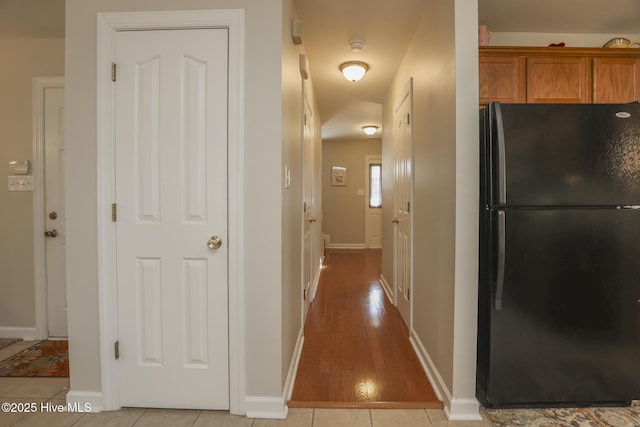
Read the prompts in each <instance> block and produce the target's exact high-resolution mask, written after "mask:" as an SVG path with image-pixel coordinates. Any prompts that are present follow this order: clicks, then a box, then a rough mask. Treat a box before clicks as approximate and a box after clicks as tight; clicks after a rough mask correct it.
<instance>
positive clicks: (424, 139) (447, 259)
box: [383, 0, 478, 419]
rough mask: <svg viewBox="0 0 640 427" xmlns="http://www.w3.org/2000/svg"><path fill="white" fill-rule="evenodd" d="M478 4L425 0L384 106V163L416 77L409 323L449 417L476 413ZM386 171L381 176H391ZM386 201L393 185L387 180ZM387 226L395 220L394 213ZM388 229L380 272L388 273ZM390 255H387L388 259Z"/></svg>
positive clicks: (386, 213) (387, 218)
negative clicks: (404, 96) (400, 106)
mask: <svg viewBox="0 0 640 427" xmlns="http://www.w3.org/2000/svg"><path fill="white" fill-rule="evenodd" d="M477 19H478V18H477V5H474V4H471V3H470V2H468V1H464V0H456V1H455V2H452V1H450V0H428V7H427V13H426V14H425V16H424V17H423V19H422V21H421V23H420V26H419V28H418V30H417V32H416V34H415V36H414V38H413V40H412V42H411V44H410V46H409V48H408V50H407V54H406V56H405V58H404V60H403V62H402V64H401V66H400V68H399V70H398V73H397V75H396V77H395V79H394V82H393V85H392V87H391V89H390V91H389V95H388V97H387V99H386V102H385V106H384V113H383V114H384V126H383V129H385V132H384V134H383V162H384V163H385V164H390V162H391V161H392V157H390V156H391V155H392V152H393V150H392V147H391V144H392V141H393V139H392V132H391V129H392V126H391V120H392V118H393V111H392V108H393V105H394V104H396V103H397V101H398V97H399V96H400V95H401V93H402V90H403V89H404V87H405V86H406V85H407V83H408V81H409V79H410V78H411V77H413V88H414V100H413V107H414V115H413V124H414V128H413V129H414V162H415V163H414V172H415V174H414V186H415V189H414V210H413V217H414V233H413V235H414V239H413V244H414V266H413V271H414V279H413V286H414V288H413V310H414V311H413V325H412V328H411V332H412V336H413V338H414V341H415V343H416V344H417V347H418V348H419V352H420V353H421V355H422V357H423V360H424V361H425V363H427V364H428V366H429V370H430V373H431V375H432V382H433V383H434V386H435V387H436V388H437V389H438V391H439V392H440V393H441V397H442V398H443V400H444V403H445V405H446V410H447V411H448V412H449V414H450V417H451V418H452V419H462V418H474V417H477V416H478V404H477V401H476V400H475V398H474V396H475V342H476V324H477V321H476V317H475V313H476V305H477V227H478V226H477V209H478V208H477V186H478V184H477V179H478V178H477V162H478V151H477V138H478V136H477V135H478V133H477V130H478V116H477V102H478V94H477V90H478V89H477V86H478V77H477V69H478V68H477V67H478V65H477V62H478V54H477ZM392 179H393V176H392V171H391V170H390V168H386V169H385V175H384V177H383V180H386V182H387V183H388V182H389V180H392ZM384 191H385V195H384V197H385V198H386V199H387V200H390V199H391V197H392V194H393V193H392V191H393V190H392V188H391V187H390V186H389V185H388V184H387V185H385V187H384ZM383 215H385V218H384V219H383V224H390V219H391V218H390V217H388V216H387V215H389V211H388V210H385V211H384V212H383ZM390 237H391V233H390V232H389V231H388V230H387V231H386V232H385V234H384V241H383V248H385V249H384V250H383V268H384V270H383V274H384V276H385V278H386V279H387V280H388V281H389V280H392V277H393V275H392V272H393V270H392V265H393V264H392V258H391V257H392V253H390V251H389V250H386V248H391V247H392V245H391V242H392V240H390ZM390 258H391V259H390Z"/></svg>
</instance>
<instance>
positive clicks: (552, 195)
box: [490, 104, 640, 206]
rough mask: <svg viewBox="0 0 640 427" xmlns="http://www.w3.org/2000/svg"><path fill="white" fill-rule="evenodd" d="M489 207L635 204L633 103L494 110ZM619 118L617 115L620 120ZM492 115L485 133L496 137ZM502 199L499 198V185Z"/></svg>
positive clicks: (639, 169)
mask: <svg viewBox="0 0 640 427" xmlns="http://www.w3.org/2000/svg"><path fill="white" fill-rule="evenodd" d="M500 110H501V111H502V123H503V127H502V128H503V130H504V140H503V141H504V146H505V150H504V165H501V161H500V160H501V158H500V152H499V148H500V139H499V138H496V139H494V142H493V143H494V146H492V147H491V148H490V149H491V150H492V161H493V164H494V165H495V166H497V167H494V170H496V171H500V170H501V168H502V167H504V172H505V173H504V176H502V177H501V176H499V175H497V174H496V176H493V177H491V178H492V181H493V182H492V186H493V188H494V191H493V194H494V198H495V199H496V200H494V202H496V203H500V204H504V205H508V206H557V205H563V206H584V205H590V206H592V205H596V206H603V205H612V204H620V205H640V192H638V188H639V186H640V164H638V163H637V162H635V161H634V159H640V104H597V105H595V104H588V105H579V104H578V105H501V106H500ZM621 113H622V114H621ZM497 119H498V117H497V116H496V115H494V117H493V125H492V129H491V132H492V134H493V135H500V133H501V132H500V129H499V128H500V126H499V122H498V120H497ZM501 178H502V179H503V180H504V182H506V200H500V197H499V194H500V193H499V191H497V190H496V189H497V188H498V187H499V185H500V179H501Z"/></svg>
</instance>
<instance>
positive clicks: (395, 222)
mask: <svg viewBox="0 0 640 427" xmlns="http://www.w3.org/2000/svg"><path fill="white" fill-rule="evenodd" d="M391 222H392V223H394V224H399V223H400V220H399V219H398V217H396V218H393V219H392V220H391Z"/></svg>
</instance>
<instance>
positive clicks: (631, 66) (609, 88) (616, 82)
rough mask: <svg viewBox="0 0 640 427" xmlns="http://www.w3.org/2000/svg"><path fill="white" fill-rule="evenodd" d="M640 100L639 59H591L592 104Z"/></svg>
mask: <svg viewBox="0 0 640 427" xmlns="http://www.w3.org/2000/svg"><path fill="white" fill-rule="evenodd" d="M638 100H640V58H593V102H594V103H599V104H606V103H622V102H631V101H638Z"/></svg>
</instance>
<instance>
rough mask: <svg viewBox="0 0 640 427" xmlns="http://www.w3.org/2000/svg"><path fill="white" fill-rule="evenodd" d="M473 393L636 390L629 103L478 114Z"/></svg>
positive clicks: (557, 402) (639, 249)
mask: <svg viewBox="0 0 640 427" xmlns="http://www.w3.org/2000/svg"><path fill="white" fill-rule="evenodd" d="M479 261H480V262H479V305H478V358H477V383H476V384H477V386H476V388H477V393H476V395H477V397H478V399H479V400H480V402H481V403H482V404H483V405H484V406H485V407H493V408H498V407H527V406H542V407H544V406H590V405H594V406H595V405H628V404H630V401H631V400H635V399H640V104H637V103H634V104H573V105H549V104H547V105H542V104H500V103H497V102H496V103H492V104H490V105H489V106H488V107H486V108H484V109H482V110H481V111H480V247H479Z"/></svg>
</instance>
